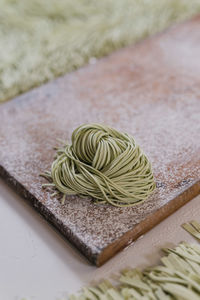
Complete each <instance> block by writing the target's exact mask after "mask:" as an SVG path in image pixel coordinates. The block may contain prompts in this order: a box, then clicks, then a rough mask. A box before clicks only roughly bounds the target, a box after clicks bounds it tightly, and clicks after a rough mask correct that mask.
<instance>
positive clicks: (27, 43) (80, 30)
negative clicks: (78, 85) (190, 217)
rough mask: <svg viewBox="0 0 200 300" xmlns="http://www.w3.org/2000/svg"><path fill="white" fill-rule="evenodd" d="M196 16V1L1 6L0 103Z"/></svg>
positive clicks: (4, 2) (45, 1)
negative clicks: (94, 59) (94, 58)
mask: <svg viewBox="0 0 200 300" xmlns="http://www.w3.org/2000/svg"><path fill="white" fill-rule="evenodd" d="M198 12H200V0H100V1H98V0H96V1H95V0H76V1H74V0H29V1H27V0H20V1H17V0H0V101H4V100H6V99H10V98H12V97H14V96H16V95H18V94H20V93H22V92H24V91H27V90H29V89H30V88H32V87H35V86H37V85H40V84H42V83H43V82H45V81H47V80H50V79H52V78H55V77H57V76H59V75H62V74H64V73H66V72H70V71H72V70H74V69H76V68H78V67H80V66H82V65H84V64H85V63H87V62H88V61H89V60H90V58H92V57H101V56H104V55H107V54H109V53H111V52H112V51H114V50H115V49H118V48H120V47H124V46H126V45H129V44H132V43H133V42H135V41H138V40H140V39H142V38H144V37H146V36H148V35H150V34H153V33H155V32H158V31H161V30H163V29H164V28H166V27H167V26H169V25H170V24H172V23H174V22H176V21H182V20H184V19H186V18H189V17H191V16H192V15H194V14H196V13H198Z"/></svg>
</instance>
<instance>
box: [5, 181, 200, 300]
mask: <svg viewBox="0 0 200 300" xmlns="http://www.w3.org/2000/svg"><path fill="white" fill-rule="evenodd" d="M192 219H196V220H198V221H200V195H199V196H198V197H196V198H195V199H193V200H192V201H190V202H189V203H188V204H186V205H185V206H184V207H182V208H181V209H179V210H178V211H177V212H176V213H174V214H173V215H172V216H170V217H168V218H167V219H166V220H164V221H163V222H162V223H160V224H159V225H157V226H156V227H155V228H153V229H152V230H151V231H149V232H148V233H146V234H145V235H144V236H143V237H142V238H140V239H139V240H137V241H136V242H135V243H133V244H132V245H131V246H129V247H128V248H127V249H125V250H123V251H122V252H120V253H119V254H118V255H116V256H115V257H114V258H113V259H111V260H110V261H109V262H107V263H106V264H105V265H104V266H102V267H100V268H96V267H94V266H92V265H90V264H89V263H88V262H87V261H86V259H85V258H84V257H83V256H81V254H79V253H78V251H77V250H76V249H75V248H73V247H72V246H71V245H70V244H68V243H67V242H66V241H65V240H63V239H62V237H61V236H60V235H59V234H58V233H57V232H55V231H54V229H53V228H52V227H51V226H49V224H48V223H47V222H46V221H45V220H43V219H42V217H41V216H40V215H39V214H38V213H37V212H35V211H34V210H33V209H32V208H31V207H30V206H29V205H28V204H27V203H26V202H25V201H24V200H23V199H22V198H21V197H20V196H18V195H16V193H15V192H14V191H12V190H11V189H10V188H9V187H8V186H7V185H6V184H5V183H4V182H3V181H2V180H0V299H2V300H19V299H21V298H22V297H27V299H34V300H56V299H67V295H68V294H70V293H72V292H75V291H77V290H79V289H80V287H81V286H83V285H87V284H89V282H91V281H92V280H99V279H101V278H104V277H109V276H110V275H111V274H113V273H117V272H118V271H119V270H120V269H123V268H125V267H127V266H132V267H144V266H149V265H152V264H155V263H157V262H158V261H159V258H160V256H161V251H160V249H161V248H162V247H166V246H173V245H176V244H177V243H179V242H180V241H182V240H185V241H188V242H194V243H195V240H194V239H193V238H192V237H190V235H189V234H188V233H187V232H185V231H184V230H183V229H182V228H181V227H180V225H181V224H182V223H184V222H186V221H190V220H192Z"/></svg>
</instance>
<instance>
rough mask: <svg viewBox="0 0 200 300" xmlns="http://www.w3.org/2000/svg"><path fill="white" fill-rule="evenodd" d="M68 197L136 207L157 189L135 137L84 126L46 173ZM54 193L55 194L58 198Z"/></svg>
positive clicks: (65, 146) (95, 126) (74, 135)
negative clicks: (75, 196)
mask: <svg viewBox="0 0 200 300" xmlns="http://www.w3.org/2000/svg"><path fill="white" fill-rule="evenodd" d="M43 176H44V177H46V178H47V179H49V180H50V181H52V183H50V184H43V187H46V186H52V187H53V188H54V189H55V190H57V191H59V192H60V193H61V194H63V202H64V199H65V196H66V195H82V196H91V197H93V199H94V200H95V202H97V203H99V202H100V203H109V204H111V205H113V206H118V207H124V206H133V205H136V204H138V203H141V202H142V201H144V200H145V199H146V198H147V197H148V196H149V195H150V194H151V193H152V192H153V191H154V189H155V187H156V184H155V182H154V178H153V172H152V167H151V163H150V162H149V160H148V158H147V157H146V155H145V154H144V153H143V151H142V150H141V148H140V147H139V146H138V145H137V144H136V142H135V140H134V138H133V137H132V136H130V135H129V134H127V133H121V132H119V131H117V130H115V129H113V128H110V127H108V126H105V125H101V124H83V125H81V126H79V127H78V128H76V129H75V130H74V131H73V133H72V144H71V145H70V144H69V143H66V144H65V145H64V146H63V147H62V148H61V149H58V151H57V156H56V159H55V160H54V162H53V163H52V166H51V171H47V172H46V173H45V174H43ZM56 194H57V192H56V191H55V192H54V193H53V195H56Z"/></svg>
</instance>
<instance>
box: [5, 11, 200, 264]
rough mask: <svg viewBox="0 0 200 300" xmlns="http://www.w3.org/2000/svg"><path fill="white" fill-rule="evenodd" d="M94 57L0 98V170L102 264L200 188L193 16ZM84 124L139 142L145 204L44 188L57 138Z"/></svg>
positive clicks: (199, 53)
mask: <svg viewBox="0 0 200 300" xmlns="http://www.w3.org/2000/svg"><path fill="white" fill-rule="evenodd" d="M92 62H93V63H92V64H90V65H88V66H86V67H85V68H82V69H80V70H78V71H76V72H73V73H71V74H69V75H66V76H64V77H61V78H59V79H57V80H54V81H52V82H50V83H48V84H46V85H43V86H42V87H40V88H36V89H34V90H32V91H30V92H28V93H26V94H24V95H22V96H20V97H18V98H16V99H14V100H12V101H10V102H7V103H5V104H2V105H1V106H0V120H1V125H0V173H1V175H2V176H3V177H4V178H5V179H6V180H7V181H8V182H9V183H10V184H11V185H12V186H13V188H14V189H15V190H16V191H17V192H19V193H20V194H21V195H23V196H24V197H25V198H26V199H27V200H29V201H30V203H31V204H32V205H33V206H34V207H35V208H36V209H37V210H38V211H39V212H40V213H41V214H42V215H43V216H44V217H45V218H46V219H47V220H48V221H49V222H50V223H52V224H53V225H54V226H55V227H56V228H57V229H58V230H59V231H60V232H61V233H62V234H63V235H64V236H65V237H66V238H67V239H68V240H69V241H70V242H71V243H73V244H74V245H75V246H76V247H77V248H78V249H79V250H80V251H81V252H82V253H83V254H84V255H85V256H86V257H87V258H88V259H89V260H90V261H91V262H92V263H94V264H96V265H97V266H100V265H102V264H103V263H104V262H105V261H106V260H108V259H109V258H111V257H112V256H113V255H114V254H115V253H117V252H118V251H119V250H121V249H123V248H124V247H126V246H127V245H128V244H130V243H131V242H132V241H133V240H135V239H136V238H138V237H139V236H140V235H142V234H143V233H145V232H146V231H147V230H149V229H150V228H152V227H153V226H155V225H156V224H157V223H158V222H160V221H161V220H163V219H164V218H166V217H167V216H168V215H170V214H171V213H173V212H174V211H175V210H176V209H178V208H179V207H181V206H182V205H183V204H185V203H186V202H187V201H189V200H190V199H192V198H193V197H194V196H196V195H197V194H198V193H199V192H200V181H199V179H200V17H197V18H195V19H193V20H191V21H189V22H186V23H184V24H181V25H178V26H176V27H174V28H172V29H170V30H168V31H167V32H165V33H163V34H160V35H157V36H155V37H153V38H151V39H148V40H146V41H144V42H142V43H139V44H137V45H135V46H132V47H128V48H125V49H122V50H120V51H118V52H116V53H114V54H112V55H111V56H109V57H107V58H103V59H101V60H99V61H97V62H96V63H95V61H94V60H93V61H92ZM88 122H99V123H106V124H107V125H110V126H113V127H115V128H117V129H119V130H122V131H125V132H128V133H130V134H132V135H133V136H134V137H135V138H136V140H137V142H138V143H139V144H140V145H141V147H142V148H143V149H144V151H145V153H146V154H147V155H148V156H149V158H150V160H151V161H152V165H153V169H154V174H155V179H156V182H157V189H156V191H155V193H154V194H153V195H152V196H151V197H150V198H149V199H148V200H147V201H146V202H144V203H143V204H140V205H138V206H136V207H132V208H116V207H111V206H109V205H101V206H99V205H96V204H94V203H93V202H92V200H91V199H89V198H88V199H82V198H81V197H78V196H77V197H76V196H71V197H70V196H69V197H67V200H66V203H65V204H64V205H61V203H60V200H59V199H58V198H57V197H52V196H51V191H48V190H44V189H42V188H41V185H42V183H44V182H46V181H45V179H43V178H41V177H39V174H40V173H41V172H43V171H44V170H46V169H49V168H50V165H51V162H52V160H53V157H54V154H55V151H54V150H53V147H54V146H55V145H58V142H57V141H56V139H57V138H60V139H65V140H66V139H70V137H71V133H72V131H73V130H74V129H75V128H76V127H77V126H79V125H80V124H82V123H88ZM13 226H14V224H13ZM147 246H148V245H147Z"/></svg>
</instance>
